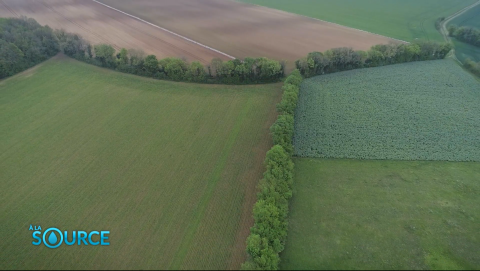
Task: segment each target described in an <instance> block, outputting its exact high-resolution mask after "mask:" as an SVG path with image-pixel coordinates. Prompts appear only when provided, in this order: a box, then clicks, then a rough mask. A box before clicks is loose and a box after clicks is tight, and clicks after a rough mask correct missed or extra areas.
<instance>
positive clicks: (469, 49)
mask: <svg viewBox="0 0 480 271" xmlns="http://www.w3.org/2000/svg"><path fill="white" fill-rule="evenodd" d="M451 39H452V40H453V44H454V45H455V55H456V56H457V58H458V59H459V60H460V61H462V62H463V61H465V60H466V59H467V58H469V59H471V60H473V61H476V62H478V61H480V48H479V47H476V46H473V45H470V44H468V43H465V42H461V41H459V40H457V39H455V38H451Z"/></svg>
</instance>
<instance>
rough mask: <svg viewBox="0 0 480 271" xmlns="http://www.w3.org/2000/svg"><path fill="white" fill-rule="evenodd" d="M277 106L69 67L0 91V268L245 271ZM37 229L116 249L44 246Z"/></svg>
mask: <svg viewBox="0 0 480 271" xmlns="http://www.w3.org/2000/svg"><path fill="white" fill-rule="evenodd" d="M280 95H281V91H280V85H279V84H269V85H256V86H221V85H198V84H184V83H173V82H166V81H158V80H153V79H145V78H141V77H136V76H132V75H126V74H121V73H117V72H113V71H109V70H105V69H101V68H98V67H94V66H91V65H87V64H84V63H81V62H77V61H74V60H72V59H68V58H64V57H63V58H62V57H57V58H54V59H52V60H49V61H47V62H45V63H43V64H41V65H40V66H37V67H35V68H34V69H31V70H28V71H26V72H24V73H22V74H20V75H18V76H15V77H13V78H9V79H7V80H4V81H0V180H1V181H0V195H1V196H0V221H1V227H0V236H1V237H2V241H1V242H0V250H1V253H0V255H1V257H0V268H1V269H70V268H79V269H132V268H135V269H179V268H180V269H190V268H195V269H224V268H233V269H235V268H239V267H240V264H241V262H243V261H244V260H245V257H246V253H245V240H246V237H247V235H248V234H249V227H250V226H251V225H252V223H253V219H252V214H251V210H252V205H253V202H254V201H255V199H256V198H255V186H256V184H257V182H258V180H259V179H260V178H261V176H262V173H263V171H264V168H263V164H262V162H263V159H264V157H265V153H266V151H267V150H268V148H269V147H270V146H271V142H270V137H269V135H268V134H269V126H270V125H271V124H272V123H273V121H274V120H275V117H276V112H275V104H276V102H278V101H279V99H280ZM30 224H33V225H40V226H42V228H43V229H46V228H48V227H55V226H56V227H59V228H60V229H64V230H87V231H90V230H109V231H110V232H111V234H110V242H111V245H110V246H108V247H100V246H96V247H91V246H89V247H85V246H83V247H82V246H72V247H68V246H65V245H62V246H61V247H59V248H57V249H54V250H52V249H48V248H46V247H45V246H43V245H42V246H39V247H36V246H34V245H32V244H31V242H32V241H33V239H32V232H29V231H28V227H29V225H30Z"/></svg>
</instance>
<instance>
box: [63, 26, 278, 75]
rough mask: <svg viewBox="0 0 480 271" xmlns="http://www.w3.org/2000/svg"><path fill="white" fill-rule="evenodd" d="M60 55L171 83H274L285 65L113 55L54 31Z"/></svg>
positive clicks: (125, 53) (102, 47) (258, 60)
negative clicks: (170, 81)
mask: <svg viewBox="0 0 480 271" xmlns="http://www.w3.org/2000/svg"><path fill="white" fill-rule="evenodd" d="M55 33H56V35H57V37H58V38H59V40H60V45H61V48H62V50H63V52H64V53H65V54H66V55H68V56H71V57H73V58H76V59H78V60H81V61H85V62H87V63H90V64H94V65H97V66H101V67H105V68H110V69H114V70H117V71H120V72H125V73H131V74H135V75H140V76H147V77H153V78H156V79H166V80H173V81H185V82H196V83H221V84H252V83H271V82H277V81H279V80H280V79H281V78H283V77H284V74H285V64H284V63H283V62H279V61H276V60H271V59H268V58H265V57H259V58H249V57H247V58H245V59H244V60H243V61H242V60H239V59H234V60H228V61H223V60H221V59H219V58H214V59H213V60H212V61H211V62H210V64H209V65H207V66H204V65H202V63H200V62H198V61H193V62H191V63H188V62H187V61H186V60H185V59H181V58H176V57H168V58H164V59H160V60H159V59H157V57H156V56H155V55H146V54H145V52H143V51H142V50H138V49H130V50H127V49H125V48H122V49H121V50H120V51H119V52H117V51H116V50H115V49H114V48H113V47H112V46H110V45H108V44H97V45H94V46H92V45H91V44H90V43H88V42H87V41H86V40H84V39H83V38H82V37H80V36H79V35H77V34H72V33H67V32H65V31H63V30H56V31H55Z"/></svg>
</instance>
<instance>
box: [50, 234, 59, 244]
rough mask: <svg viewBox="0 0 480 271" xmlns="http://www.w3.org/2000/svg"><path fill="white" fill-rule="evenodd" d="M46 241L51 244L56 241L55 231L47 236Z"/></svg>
mask: <svg viewBox="0 0 480 271" xmlns="http://www.w3.org/2000/svg"><path fill="white" fill-rule="evenodd" d="M48 242H49V243H50V244H52V245H54V244H56V243H57V235H55V233H53V232H52V233H50V236H49V237H48Z"/></svg>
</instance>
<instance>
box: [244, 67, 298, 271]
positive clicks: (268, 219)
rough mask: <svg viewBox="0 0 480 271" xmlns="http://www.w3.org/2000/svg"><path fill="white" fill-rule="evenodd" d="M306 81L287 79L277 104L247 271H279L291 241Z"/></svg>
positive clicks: (295, 78) (252, 231) (296, 72)
mask: <svg viewBox="0 0 480 271" xmlns="http://www.w3.org/2000/svg"><path fill="white" fill-rule="evenodd" d="M302 80H303V78H302V76H301V75H300V72H299V71H298V70H295V71H294V72H293V73H292V74H291V75H290V76H288V77H287V79H286V80H285V83H284V85H283V96H282V101H281V102H280V103H279V104H278V105H277V110H278V112H279V113H280V115H279V116H278V118H277V121H276V122H275V123H274V124H273V125H272V127H270V131H271V133H272V137H273V142H274V144H275V145H274V146H273V147H272V148H271V149H270V150H269V151H268V152H267V156H266V158H265V166H266V171H265V173H264V174H263V179H262V180H261V181H260V183H259V185H258V188H259V191H260V192H259V193H258V194H257V202H256V203H255V205H254V207H253V217H254V220H255V222H254V225H253V227H252V228H251V229H250V236H249V237H248V238H247V253H248V255H249V257H248V259H247V261H246V262H245V263H243V265H242V269H244V270H277V269H278V265H279V263H280V257H279V253H280V252H281V251H283V249H284V246H285V241H286V238H287V229H288V222H287V215H288V200H289V199H290V198H291V197H292V185H293V169H294V164H293V161H292V155H293V145H292V137H293V129H294V114H295V108H296V105H297V100H298V92H299V87H300V84H301V82H302Z"/></svg>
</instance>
